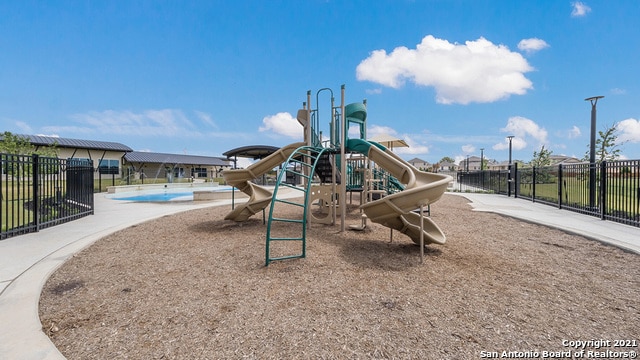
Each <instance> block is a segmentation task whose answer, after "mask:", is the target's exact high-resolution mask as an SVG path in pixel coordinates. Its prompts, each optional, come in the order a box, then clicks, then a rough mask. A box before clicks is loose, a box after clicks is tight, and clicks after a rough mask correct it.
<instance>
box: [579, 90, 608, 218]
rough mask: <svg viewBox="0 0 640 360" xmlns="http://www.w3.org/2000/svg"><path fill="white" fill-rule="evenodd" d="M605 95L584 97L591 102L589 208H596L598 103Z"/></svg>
mask: <svg viewBox="0 0 640 360" xmlns="http://www.w3.org/2000/svg"><path fill="white" fill-rule="evenodd" d="M603 97H604V96H602V95H600V96H592V97H590V98H586V99H584V101H589V102H591V143H590V144H589V208H590V210H595V208H596V182H597V178H596V105H597V104H598V100H599V99H602V98H603Z"/></svg>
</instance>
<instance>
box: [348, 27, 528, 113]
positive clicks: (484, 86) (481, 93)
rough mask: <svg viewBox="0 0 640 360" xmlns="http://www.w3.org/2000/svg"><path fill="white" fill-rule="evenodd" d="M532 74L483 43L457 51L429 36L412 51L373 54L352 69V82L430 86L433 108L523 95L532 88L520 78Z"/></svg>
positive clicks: (518, 59) (501, 49)
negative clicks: (433, 90) (441, 105)
mask: <svg viewBox="0 0 640 360" xmlns="http://www.w3.org/2000/svg"><path fill="white" fill-rule="evenodd" d="M532 70H533V68H532V67H531V66H530V65H529V63H528V62H527V60H526V59H525V58H524V57H523V56H522V55H521V54H520V53H517V52H512V51H510V50H509V48H508V47H506V46H504V45H495V44H493V43H492V42H491V41H488V40H486V39H485V38H482V37H481V38H479V39H478V40H475V41H466V42H465V43H464V45H462V44H457V43H453V44H452V43H450V42H449V41H447V40H442V39H437V38H435V37H433V36H432V35H428V36H426V37H424V38H423V39H422V42H421V43H420V44H418V45H417V46H416V48H415V49H408V48H406V47H404V46H401V47H397V48H395V49H394V50H393V51H392V52H391V53H389V54H387V52H386V51H385V50H374V51H372V52H371V54H370V56H369V57H368V58H366V59H364V60H362V62H360V64H359V65H358V67H357V68H356V76H357V79H358V80H360V81H371V82H374V83H378V84H381V85H384V86H389V87H392V88H400V87H402V86H403V85H404V83H405V82H406V81H410V82H413V83H415V84H416V85H419V86H432V87H433V88H434V89H435V90H436V101H437V102H438V103H442V104H453V103H459V104H468V103H471V102H478V103H485V102H493V101H497V100H500V99H505V98H508V97H509V96H511V95H514V94H515V95H523V94H525V93H526V92H527V90H529V89H532V88H533V85H532V83H531V81H530V80H529V79H527V78H526V77H525V76H524V74H525V73H527V72H530V71H532Z"/></svg>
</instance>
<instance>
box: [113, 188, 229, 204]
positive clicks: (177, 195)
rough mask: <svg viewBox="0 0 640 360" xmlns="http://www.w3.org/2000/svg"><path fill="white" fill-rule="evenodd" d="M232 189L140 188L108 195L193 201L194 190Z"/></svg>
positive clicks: (223, 189) (220, 189)
mask: <svg viewBox="0 0 640 360" xmlns="http://www.w3.org/2000/svg"><path fill="white" fill-rule="evenodd" d="M231 189H232V188H231V187H230V186H216V187H213V188H212V187H206V188H193V189H185V188H182V189H155V190H138V191H128V192H122V193H115V194H109V195H108V196H107V197H108V198H110V199H113V200H124V201H140V202H169V201H193V192H194V191H200V190H205V191H231Z"/></svg>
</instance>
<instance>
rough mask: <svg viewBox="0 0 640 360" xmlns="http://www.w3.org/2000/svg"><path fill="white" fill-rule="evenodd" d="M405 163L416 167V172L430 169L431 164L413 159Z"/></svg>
mask: <svg viewBox="0 0 640 360" xmlns="http://www.w3.org/2000/svg"><path fill="white" fill-rule="evenodd" d="M407 162H408V163H409V164H411V165H413V166H414V167H416V168H417V169H418V170H422V171H427V170H430V169H431V164H429V163H428V162H426V161H424V160H422V159H418V158H413V159H411V160H409V161H407Z"/></svg>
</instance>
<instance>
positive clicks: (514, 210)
mask: <svg viewBox="0 0 640 360" xmlns="http://www.w3.org/2000/svg"><path fill="white" fill-rule="evenodd" d="M105 195H106V194H96V195H95V214H94V215H90V216H86V217H84V218H81V219H78V220H75V221H72V222H69V223H65V224H62V225H58V226H54V227H50V228H47V229H44V230H42V231H40V232H37V233H32V234H26V235H21V236H16V237H13V238H9V239H6V240H2V241H0V324H2V325H3V326H0V359H26V360H29V359H64V358H65V357H64V356H63V355H62V354H61V353H60V352H59V351H58V349H57V348H56V347H55V346H54V345H53V343H52V342H51V341H50V340H49V338H48V337H47V336H46V334H45V333H44V332H43V331H42V325H41V324H40V319H39V315H38V304H39V300H40V293H41V290H42V288H43V286H44V284H45V282H46V281H47V279H48V278H49V276H50V275H51V274H52V273H53V272H54V271H55V270H56V269H57V268H58V267H59V266H61V265H62V264H63V263H64V262H65V261H66V260H67V259H69V258H70V257H71V256H73V255H74V254H76V253H77V252H79V251H81V250H82V249H84V248H86V247H88V246H89V245H91V244H93V243H94V242H95V241H97V240H99V239H100V238H102V237H104V236H107V235H109V234H111V233H113V232H115V231H118V230H121V229H124V228H127V227H130V226H132V225H135V224H138V223H141V222H145V221H149V220H153V219H157V218H160V217H162V216H166V215H170V214H175V213H179V212H183V211H188V210H194V209H200V208H206V207H211V206H225V205H226V206H229V205H230V204H231V200H216V201H208V202H197V201H196V202H176V203H139V202H128V201H115V200H111V199H108V198H106V196H105ZM292 195H293V196H299V193H297V192H293V193H292ZM457 195H461V196H464V197H466V198H467V199H469V200H470V202H471V205H472V206H473V207H474V209H475V210H476V211H491V212H495V213H499V214H503V215H506V216H512V217H515V218H518V219H521V220H525V221H530V222H534V223H540V224H543V225H547V226H550V227H555V228H559V229H562V230H564V231H568V232H571V233H575V234H579V235H582V236H585V237H587V238H590V239H594V240H597V241H601V242H603V243H606V244H612V245H614V246H618V247H620V248H623V249H625V250H626V251H630V252H635V253H638V254H640V228H636V227H632V226H627V225H622V224H617V223H613V222H610V221H602V220H599V219H597V218H594V217H591V216H586V215H581V214H577V213H573V212H570V211H566V210H558V209H556V208H553V207H551V206H546V205H541V204H535V203H533V202H531V201H526V200H521V199H514V198H509V197H506V196H504V195H489V194H474V193H464V194H457ZM245 200H246V199H238V200H237V202H238V203H240V202H244V201H245ZM435 205H436V206H434V208H433V211H437V203H436V204H435ZM445 232H446V229H445Z"/></svg>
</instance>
